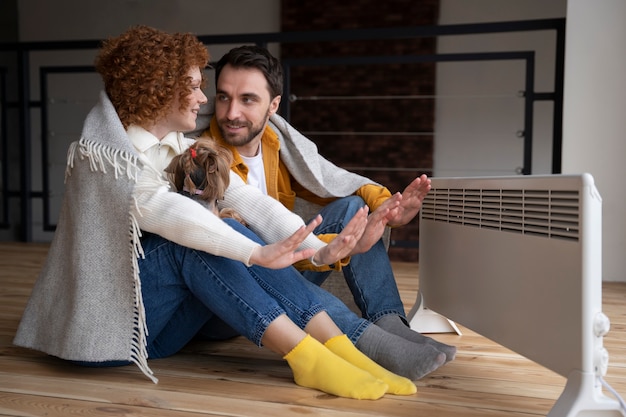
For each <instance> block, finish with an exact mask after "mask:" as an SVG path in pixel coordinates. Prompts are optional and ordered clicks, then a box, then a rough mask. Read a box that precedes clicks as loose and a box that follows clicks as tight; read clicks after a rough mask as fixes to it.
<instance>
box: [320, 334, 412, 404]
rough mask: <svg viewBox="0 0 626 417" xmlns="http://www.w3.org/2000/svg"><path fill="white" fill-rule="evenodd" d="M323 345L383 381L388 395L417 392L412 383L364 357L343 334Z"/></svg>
mask: <svg viewBox="0 0 626 417" xmlns="http://www.w3.org/2000/svg"><path fill="white" fill-rule="evenodd" d="M324 345H325V346H326V347H327V348H328V349H329V350H330V351H331V352H333V353H334V354H335V355H337V356H340V357H342V358H344V359H345V360H346V361H348V362H350V363H351V364H353V365H354V366H357V367H359V368H361V369H363V370H364V371H367V372H369V373H370V374H372V375H374V376H375V377H376V378H379V379H382V380H383V381H385V382H386V383H387V385H389V391H387V392H389V393H390V394H396V395H411V394H415V393H416V392H417V387H416V386H415V384H414V383H413V381H411V380H410V379H408V378H405V377H403V376H400V375H396V374H394V373H393V372H390V371H388V370H386V369H385V368H383V367H382V366H380V365H379V364H377V363H376V362H374V361H373V360H371V359H370V358H368V357H367V356H365V354H363V353H362V352H361V351H360V350H358V349H357V348H356V346H354V344H353V343H352V342H351V341H350V339H348V336H346V335H345V334H343V335H341V336H335V337H333V338H331V339H329V340H327V341H326V343H325V344H324Z"/></svg>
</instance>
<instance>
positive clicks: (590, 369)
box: [409, 174, 626, 417]
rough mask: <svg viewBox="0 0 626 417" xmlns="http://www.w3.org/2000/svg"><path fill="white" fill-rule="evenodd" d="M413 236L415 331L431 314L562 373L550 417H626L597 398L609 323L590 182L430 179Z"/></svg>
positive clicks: (598, 214)
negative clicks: (416, 259)
mask: <svg viewBox="0 0 626 417" xmlns="http://www.w3.org/2000/svg"><path fill="white" fill-rule="evenodd" d="M419 230H420V232H419V233H420V253H419V265H420V268H419V294H418V299H417V302H416V307H415V308H414V309H413V310H412V311H411V313H410V314H409V319H410V320H411V327H412V328H414V329H420V323H421V322H422V320H425V319H428V317H427V314H426V313H428V312H429V311H430V312H435V314H437V315H440V316H441V317H442V318H444V320H449V323H450V325H451V326H452V327H453V328H452V329H451V330H455V331H458V329H455V326H454V322H457V323H459V324H462V325H464V326H466V327H467V328H469V329H472V330H474V331H476V332H477V333H479V334H481V335H483V336H485V337H487V338H489V339H491V340H493V341H495V342H497V343H499V344H501V345H503V346H505V347H507V348H509V349H511V350H513V351H515V352H517V353H519V354H521V355H523V356H525V357H527V358H529V359H531V360H533V361H535V362H537V363H539V364H540V365H543V366H545V367H546V368H548V369H551V370H553V371H554V372H557V373H559V374H560V375H563V376H564V377H566V378H567V384H566V386H565V389H564V391H563V393H562V394H561V396H560V397H559V399H558V400H557V402H556V404H555V405H554V407H553V408H552V410H551V411H550V414H548V416H549V417H557V416H558V417H562V416H572V417H573V416H578V417H583V416H626V411H625V410H624V408H623V407H624V405H623V401H622V400H621V398H620V397H619V395H616V397H617V398H616V399H613V398H610V397H607V396H605V395H604V394H603V391H602V386H603V383H604V380H603V379H602V377H603V376H604V375H605V373H606V371H607V367H608V353H607V351H606V349H605V348H604V347H603V345H602V339H603V336H604V335H605V334H606V333H607V332H608V330H609V320H608V318H607V317H606V316H605V315H604V314H603V313H602V249H601V248H602V199H601V197H600V195H599V193H598V191H597V190H596V188H595V185H594V181H593V177H592V176H591V175H589V174H581V175H545V176H534V175H529V176H510V177H474V178H433V179H432V190H431V191H430V193H429V194H428V195H427V197H426V198H425V200H424V202H423V206H422V210H421V214H420V229H419ZM431 318H432V317H431ZM605 384H606V383H605ZM608 388H609V389H610V387H608ZM613 393H614V394H616V393H615V392H613Z"/></svg>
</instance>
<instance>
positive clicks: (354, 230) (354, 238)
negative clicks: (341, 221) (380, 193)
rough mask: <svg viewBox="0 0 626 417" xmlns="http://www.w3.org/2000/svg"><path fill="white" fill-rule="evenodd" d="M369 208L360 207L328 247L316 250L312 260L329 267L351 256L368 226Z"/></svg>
mask: <svg viewBox="0 0 626 417" xmlns="http://www.w3.org/2000/svg"><path fill="white" fill-rule="evenodd" d="M368 212H369V208H368V207H367V206H364V207H361V208H360V209H359V211H357V212H356V214H355V215H354V216H353V217H352V219H350V221H349V222H348V224H347V225H346V227H344V228H343V230H342V231H341V233H339V234H338V235H337V237H335V238H334V239H333V240H332V241H331V242H330V243H329V244H328V245H326V246H325V247H323V248H322V249H320V250H318V251H317V253H316V254H315V256H314V257H313V260H314V261H315V263H316V264H318V265H330V264H333V263H335V262H337V261H339V260H341V259H343V258H345V257H346V256H348V255H350V254H352V252H353V250H354V247H355V245H357V244H358V242H359V241H360V240H361V239H362V236H363V233H364V232H365V230H366V228H367V227H368V225H369V219H368V217H367V214H368Z"/></svg>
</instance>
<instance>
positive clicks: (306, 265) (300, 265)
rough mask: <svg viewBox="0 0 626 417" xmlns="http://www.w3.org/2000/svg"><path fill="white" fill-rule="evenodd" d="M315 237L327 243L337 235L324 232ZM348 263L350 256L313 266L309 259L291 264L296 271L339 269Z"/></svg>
mask: <svg viewBox="0 0 626 417" xmlns="http://www.w3.org/2000/svg"><path fill="white" fill-rule="evenodd" d="M317 237H318V238H319V239H320V240H322V241H324V242H326V243H329V242H330V241H331V240H333V239H334V238H336V237H337V233H326V234H323V235H317ZM349 263H350V257H349V256H346V257H345V258H343V259H341V260H339V261H337V262H335V263H334V264H332V265H321V266H315V265H313V264H312V263H311V261H310V260H309V259H303V260H301V261H298V262H296V263H295V264H293V266H295V267H296V269H297V270H298V271H317V272H325V271H341V268H343V267H344V266H346V265H348V264H349Z"/></svg>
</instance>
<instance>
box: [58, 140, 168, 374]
mask: <svg viewBox="0 0 626 417" xmlns="http://www.w3.org/2000/svg"><path fill="white" fill-rule="evenodd" d="M77 155H78V157H80V158H81V159H85V158H87V159H88V160H89V167H90V169H91V171H101V172H103V173H106V172H107V167H110V168H111V169H112V170H113V173H114V175H115V179H119V178H120V177H123V176H126V177H127V178H128V179H130V180H132V181H135V182H136V181H137V179H138V177H139V172H140V167H139V165H138V157H137V156H136V155H133V154H131V153H129V152H124V151H120V150H118V149H112V148H110V147H107V146H104V145H102V144H99V143H96V142H93V141H90V140H87V139H85V138H84V137H83V138H81V139H80V140H79V141H78V142H73V143H72V144H71V145H70V147H69V149H68V152H67V166H66V170H65V179H66V180H67V177H68V176H70V175H71V170H72V168H74V161H75V158H76V156H77ZM132 204H134V205H135V206H137V201H136V199H135V198H133V203H132ZM129 212H130V210H129ZM129 224H130V230H129V235H130V236H129V241H130V245H129V248H130V257H131V262H132V271H133V277H132V280H133V288H134V294H133V296H134V299H133V315H134V317H133V328H134V330H133V337H132V342H131V352H130V353H129V355H130V358H129V359H130V361H131V362H133V363H134V364H135V365H137V366H138V367H139V369H140V370H141V372H143V373H144V375H146V376H147V377H148V378H149V379H150V380H151V381H152V382H154V383H155V384H156V383H158V381H159V380H158V379H157V378H156V377H155V376H154V372H153V371H152V370H151V369H150V366H149V365H148V351H147V345H148V340H147V337H148V327H147V324H146V312H145V308H144V304H143V297H142V295H141V280H140V278H139V263H138V259H139V257H140V256H141V257H143V256H144V252H143V247H142V246H141V229H140V228H139V223H138V222H137V219H136V218H135V216H134V215H133V214H132V212H130V213H129Z"/></svg>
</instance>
